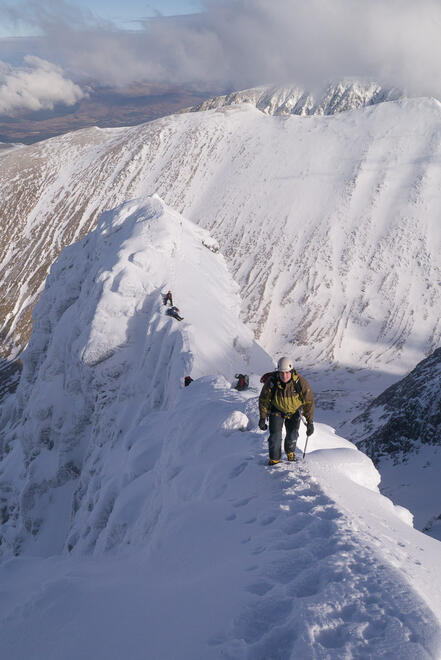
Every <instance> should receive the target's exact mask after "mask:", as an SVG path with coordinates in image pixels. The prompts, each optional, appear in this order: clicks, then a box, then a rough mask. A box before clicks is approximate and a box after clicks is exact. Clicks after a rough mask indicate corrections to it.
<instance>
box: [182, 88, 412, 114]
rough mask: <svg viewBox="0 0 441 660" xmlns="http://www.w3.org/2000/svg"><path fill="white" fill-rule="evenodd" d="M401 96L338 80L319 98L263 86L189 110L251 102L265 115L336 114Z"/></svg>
mask: <svg viewBox="0 0 441 660" xmlns="http://www.w3.org/2000/svg"><path fill="white" fill-rule="evenodd" d="M400 96H402V92H401V91H400V90H398V89H396V88H390V89H386V88H384V87H382V86H381V85H379V84H378V83H375V82H360V81H354V80H342V81H340V82H338V83H333V84H330V85H328V87H327V88H326V90H325V91H324V92H323V93H322V94H321V95H320V96H317V95H314V94H312V93H311V92H308V91H307V90H305V89H304V88H302V87H298V86H296V85H292V86H283V87H279V86H276V87H275V86H263V87H254V88H252V89H246V90H243V91H240V92H232V93H231V94H225V95H222V96H215V97H212V98H210V99H207V100H206V101H203V102H202V103H199V104H198V105H196V106H194V107H192V108H190V111H192V112H199V111H201V110H212V109H213V108H221V107H223V106H228V105H237V104H239V103H251V104H252V105H255V106H256V108H258V109H259V110H261V111H262V112H264V113H265V114H267V115H300V116H303V117H304V116H307V115H334V114H336V113H338V112H345V111H347V110H356V109H357V108H360V107H363V106H368V105H375V104H377V103H383V102H384V101H393V100H396V99H398V98H400Z"/></svg>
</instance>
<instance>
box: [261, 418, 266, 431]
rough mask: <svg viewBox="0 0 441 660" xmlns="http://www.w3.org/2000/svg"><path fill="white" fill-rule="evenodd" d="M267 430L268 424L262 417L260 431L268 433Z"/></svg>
mask: <svg viewBox="0 0 441 660" xmlns="http://www.w3.org/2000/svg"><path fill="white" fill-rule="evenodd" d="M267 428H268V424H267V423H266V422H265V418H264V417H261V418H260V419H259V429H260V430H261V431H266V430H267Z"/></svg>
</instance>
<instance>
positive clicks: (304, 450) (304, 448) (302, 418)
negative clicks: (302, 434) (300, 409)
mask: <svg viewBox="0 0 441 660" xmlns="http://www.w3.org/2000/svg"><path fill="white" fill-rule="evenodd" d="M300 419H301V420H302V422H303V423H304V425H305V426H308V424H307V423H306V419H305V418H304V417H303V415H302V414H300ZM308 438H309V435H307V436H306V442H305V446H304V447H303V458H305V454H306V447H307V446H308Z"/></svg>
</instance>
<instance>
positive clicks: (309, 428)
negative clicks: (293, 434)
mask: <svg viewBox="0 0 441 660" xmlns="http://www.w3.org/2000/svg"><path fill="white" fill-rule="evenodd" d="M313 433H314V424H313V423H312V422H308V423H307V425H306V435H312V434H313Z"/></svg>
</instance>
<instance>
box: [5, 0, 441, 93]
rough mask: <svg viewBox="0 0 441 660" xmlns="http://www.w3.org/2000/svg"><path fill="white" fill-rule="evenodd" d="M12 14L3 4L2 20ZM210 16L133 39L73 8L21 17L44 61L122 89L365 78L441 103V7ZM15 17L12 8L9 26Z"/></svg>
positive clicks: (31, 5) (241, 3) (34, 9)
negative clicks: (38, 37) (36, 36)
mask: <svg viewBox="0 0 441 660" xmlns="http://www.w3.org/2000/svg"><path fill="white" fill-rule="evenodd" d="M6 4H7V3H6ZM6 4H5V0H0V10H1V8H2V7H3V9H4V10H5V9H6ZM204 7H205V8H204V11H203V12H202V13H200V14H197V15H193V16H185V17H182V16H181V17H174V18H170V17H168V18H161V17H160V18H157V19H153V20H146V21H145V22H144V29H143V30H141V31H137V32H132V33H129V32H122V31H121V30H118V29H117V28H116V27H115V26H114V25H112V24H110V23H109V22H104V21H100V20H99V19H98V18H97V17H96V16H93V15H92V14H91V13H84V12H81V11H80V10H79V9H78V8H75V7H74V6H73V5H71V4H69V3H68V2H66V1H65V0H57V1H56V2H54V1H51V0H32V2H31V1H29V2H24V3H21V4H20V11H19V16H20V20H21V21H23V20H24V19H25V18H26V20H27V21H28V23H29V24H30V25H32V27H33V29H34V30H39V32H40V33H41V34H42V35H44V37H43V41H42V42H41V43H40V48H42V50H40V54H41V55H42V56H43V57H46V58H47V59H49V60H51V61H54V62H58V63H60V64H61V66H63V67H64V68H66V69H69V70H70V71H72V72H73V73H75V75H76V76H82V77H85V78H87V77H90V78H94V79H96V80H98V81H100V82H102V83H107V84H112V85H119V84H121V85H123V84H127V83H131V82H136V81H140V80H142V81H165V82H170V83H189V82H191V83H196V84H199V85H211V84H213V83H216V84H217V85H219V84H221V85H225V86H232V87H235V88H243V87H248V86H252V85H257V84H262V83H272V82H275V83H276V82H294V83H299V84H302V85H304V86H306V87H308V88H314V87H317V86H318V85H323V84H325V83H327V82H328V81H329V80H333V79H336V78H340V77H347V76H355V77H369V78H371V79H376V80H378V82H380V83H383V84H386V85H392V86H397V87H401V88H406V89H408V90H409V91H410V92H411V93H417V94H418V93H419V94H432V95H440V94H441V68H440V66H439V62H440V61H441V39H440V38H439V35H440V33H441V2H439V0H419V2H418V3H416V2H415V1H414V0H309V1H308V2H305V0H205V4H204ZM14 11H15V15H18V10H16V9H15V10H12V9H11V7H10V5H9V9H8V12H9V14H8V15H9V18H11V16H13V15H14ZM42 43H44V46H42Z"/></svg>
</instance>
